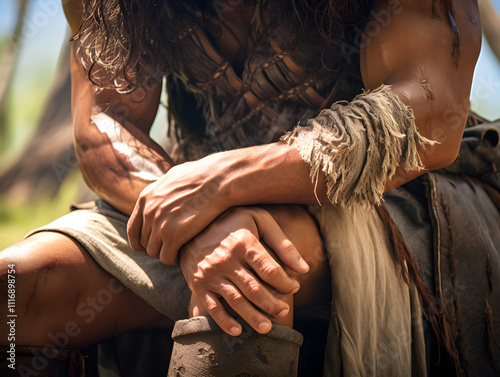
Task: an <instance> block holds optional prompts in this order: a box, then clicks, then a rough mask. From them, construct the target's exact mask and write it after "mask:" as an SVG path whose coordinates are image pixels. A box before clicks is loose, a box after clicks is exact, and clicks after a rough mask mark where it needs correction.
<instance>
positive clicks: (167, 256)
mask: <svg viewBox="0 0 500 377" xmlns="http://www.w3.org/2000/svg"><path fill="white" fill-rule="evenodd" d="M207 160H208V161H207ZM212 160H213V159H212ZM210 162H211V161H210V156H209V157H207V158H205V159H202V160H198V161H193V162H188V163H185V164H182V165H177V166H174V167H173V168H171V169H170V170H169V171H168V172H167V174H165V175H164V176H163V177H161V178H160V179H159V180H158V181H156V182H154V183H152V184H150V185H149V186H147V187H146V188H145V189H144V190H143V191H142V192H141V194H140V196H139V199H138V200H137V202H136V205H135V208H134V210H133V212H132V215H131V216H130V220H129V222H128V236H129V241H130V245H131V246H132V248H133V249H134V250H135V251H138V252H142V253H147V254H149V255H151V256H152V257H155V258H159V259H160V260H161V262H162V263H164V264H167V265H174V264H177V263H178V258H177V253H178V251H179V249H180V248H181V247H182V245H184V244H185V243H187V242H188V241H189V240H191V239H192V238H193V237H195V236H196V235H197V234H199V233H200V232H201V231H203V229H205V228H206V227H207V226H208V225H209V224H210V223H211V222H212V221H213V220H214V219H215V218H217V216H219V215H220V214H221V213H223V212H224V211H225V210H227V209H228V208H229V207H230V206H229V204H227V203H226V202H225V200H224V196H223V195H222V193H221V191H222V190H221V182H222V178H220V177H221V176H222V175H221V174H224V170H223V169H217V167H216V166H214V164H213V163H210ZM217 173H220V174H219V175H217Z"/></svg>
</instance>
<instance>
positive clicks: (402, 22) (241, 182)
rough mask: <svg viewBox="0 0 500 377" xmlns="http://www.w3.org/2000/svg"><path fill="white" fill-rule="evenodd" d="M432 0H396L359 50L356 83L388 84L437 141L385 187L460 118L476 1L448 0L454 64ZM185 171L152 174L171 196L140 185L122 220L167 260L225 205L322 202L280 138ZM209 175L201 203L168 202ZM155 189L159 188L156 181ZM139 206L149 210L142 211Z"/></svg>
mask: <svg viewBox="0 0 500 377" xmlns="http://www.w3.org/2000/svg"><path fill="white" fill-rule="evenodd" d="M432 3H433V1H432V0H425V1H419V2H417V1H414V0H401V1H400V7H401V8H402V11H400V12H398V13H395V14H394V15H393V16H392V18H391V19H390V21H389V22H388V23H386V24H384V25H383V26H382V27H381V28H380V32H378V33H377V34H376V35H374V36H370V40H369V43H368V44H367V45H366V46H365V48H364V49H363V50H362V51H361V70H362V74H363V80H364V83H365V87H366V88H367V89H373V88H376V87H378V86H379V85H381V84H386V85H390V87H391V89H392V92H393V93H394V94H396V95H398V96H399V97H400V99H401V100H402V101H403V102H404V103H406V104H408V105H409V106H411V108H412V109H413V112H414V114H415V121H416V126H417V129H418V130H419V132H420V134H421V135H422V136H424V137H426V138H428V139H431V140H436V141H438V142H439V143H440V144H436V145H434V146H433V147H432V148H429V149H427V150H419V155H420V157H421V160H422V163H423V165H424V170H420V171H410V172H406V171H405V170H404V169H402V168H399V169H398V171H397V173H396V175H395V177H394V178H393V179H392V181H391V182H389V181H388V182H387V184H386V189H390V188H394V187H397V186H398V185H401V184H403V183H405V182H408V181H410V180H412V179H414V178H415V177H417V176H418V175H420V174H422V173H423V172H425V171H428V170H432V169H436V168H439V167H443V166H446V165H448V164H449V163H451V162H452V161H453V160H454V159H455V157H456V155H457V152H458V148H459V144H460V140H461V136H462V132H463V127H464V126H465V120H466V115H467V109H468V98H469V92H470V85H471V80H472V74H473V70H474V66H475V62H476V59H477V56H478V54H479V49H480V42H481V30H480V26H479V15H478V11H477V6H476V4H475V3H472V2H469V1H466V0H456V1H454V3H455V7H456V14H455V21H456V24H457V27H458V30H459V32H460V58H459V60H458V64H457V65H455V64H454V58H453V57H452V44H453V34H452V29H451V27H450V23H449V21H448V18H447V14H446V12H445V10H444V9H441V8H440V9H438V10H439V11H440V14H441V15H440V17H436V16H433V12H432ZM384 7H388V5H387V3H386V2H383V1H380V2H379V1H377V2H376V4H375V9H374V10H375V11H379V10H381V9H383V8H384ZM187 171H193V172H196V176H193V175H192V174H191V175H190V177H189V182H188V183H184V182H183V173H182V172H181V171H180V170H176V174H171V173H168V174H166V175H165V176H164V177H163V178H162V180H160V181H159V182H158V187H164V188H165V187H168V188H167V189H166V190H164V191H163V197H165V196H170V193H171V192H175V195H176V198H175V199H174V200H172V202H171V203H165V202H163V201H162V202H161V205H159V204H154V203H153V202H154V200H153V201H150V200H149V199H150V197H152V195H151V192H145V193H143V195H141V198H140V199H139V201H138V205H137V206H136V208H135V213H134V214H133V216H132V218H131V222H130V223H129V236H130V240H131V244H132V246H133V247H134V248H135V249H137V250H143V251H144V250H146V249H147V251H148V253H150V254H151V255H154V256H160V258H161V259H162V261H163V262H164V263H167V264H171V263H175V261H176V258H177V251H178V250H179V249H180V247H181V246H182V245H183V244H185V243H186V242H187V241H189V240H190V239H192V238H193V237H195V236H196V235H197V234H198V233H199V232H201V231H202V230H203V229H204V228H205V227H206V226H208V224H210V223H211V221H212V220H213V219H214V218H215V217H216V216H218V215H219V214H220V213H222V212H224V211H225V210H227V209H228V208H230V207H233V206H238V205H252V204H258V203H270V204H278V203H296V204H314V203H316V202H317V198H318V199H319V200H320V201H321V202H323V203H328V202H329V201H328V199H327V196H326V187H325V184H324V176H322V175H321V174H320V176H319V180H318V182H317V184H316V186H315V185H313V184H312V183H311V180H310V177H309V167H308V166H307V165H306V164H305V163H304V161H303V160H302V157H301V155H300V152H299V150H298V149H296V148H295V147H294V146H293V145H291V146H290V145H287V144H286V143H274V144H270V145H264V146H258V147H252V148H245V149H240V150H236V151H229V152H222V153H216V154H214V155H211V156H208V157H206V158H204V159H201V160H199V161H197V162H195V163H191V165H190V168H189V169H187ZM186 178H187V177H186ZM210 184H215V185H216V187H217V190H218V192H219V195H217V198H216V199H217V200H210V201H207V200H206V199H207V198H205V204H204V205H202V206H199V207H197V208H195V210H194V211H191V212H185V213H184V214H183V213H180V212H179V211H177V210H176V209H177V208H182V205H183V203H184V204H185V203H190V202H196V201H197V200H199V199H200V195H199V192H200V191H201V192H202V191H203V190H202V189H201V190H200V189H199V188H203V187H206V186H209V185H210ZM174 187H175V188H174ZM193 187H197V189H193ZM153 191H154V190H153ZM159 191H161V189H160V190H156V192H159ZM212 199H213V198H212ZM157 202H158V201H157ZM146 207H148V208H152V207H154V208H156V209H157V210H154V211H151V214H150V215H149V216H148V215H147V216H145V217H143V216H142V215H143V213H144V208H146ZM158 211H159V212H162V214H161V215H159V213H158ZM143 221H144V222H143ZM179 224H180V225H179ZM160 226H161V227H163V229H165V230H171V231H170V232H163V234H162V235H155V236H154V237H152V238H153V240H151V239H150V234H151V229H152V228H155V227H156V228H158V227H160ZM174 229H175V231H174ZM139 240H141V242H139ZM151 241H152V242H151ZM148 245H149V246H148Z"/></svg>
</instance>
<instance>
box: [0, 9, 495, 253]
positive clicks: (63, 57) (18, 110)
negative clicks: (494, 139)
mask: <svg viewBox="0 0 500 377" xmlns="http://www.w3.org/2000/svg"><path fill="white" fill-rule="evenodd" d="M479 3H480V9H481V19H482V23H483V30H484V36H485V37H486V40H487V41H488V42H486V40H485V39H484V38H483V46H482V50H481V55H480V57H479V62H478V64H477V67H476V71H475V77H474V83H473V87H472V93H471V108H472V110H474V111H475V112H477V113H478V114H479V115H481V116H483V117H485V118H487V119H490V120H494V119H498V118H500V63H499V61H500V20H499V19H498V13H497V12H499V11H500V0H479ZM495 9H496V11H495ZM69 38H70V34H69V31H68V29H67V27H66V21H65V18H64V13H63V10H62V5H61V0H0V249H2V248H3V247H5V246H7V245H9V244H11V243H13V242H16V241H18V240H21V239H22V238H23V237H24V235H25V234H26V233H27V232H28V231H29V230H31V229H33V228H35V227H38V226H40V225H43V224H45V223H47V222H49V221H51V220H53V219H55V218H57V217H59V216H61V215H63V214H64V213H66V212H67V211H68V208H69V205H70V203H71V202H78V201H84V200H87V199H91V198H92V194H91V193H90V192H89V191H88V189H86V187H85V184H84V183H83V181H82V179H81V176H80V174H79V172H78V167H77V163H76V159H75V155H74V152H73V149H72V129H71V115H70V107H69V106H70V102H69V100H70V85H69V81H68V80H69V66H68V59H67V57H68V43H67V41H68V40H69ZM157 120H158V121H159V122H162V121H164V120H165V116H164V114H163V115H158V117H157Z"/></svg>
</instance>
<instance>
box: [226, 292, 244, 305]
mask: <svg viewBox="0 0 500 377" xmlns="http://www.w3.org/2000/svg"><path fill="white" fill-rule="evenodd" d="M244 300H245V299H244V297H243V295H242V294H241V293H238V292H230V293H229V294H228V301H229V303H230V305H231V306H240V305H241V304H242V303H243V301H244Z"/></svg>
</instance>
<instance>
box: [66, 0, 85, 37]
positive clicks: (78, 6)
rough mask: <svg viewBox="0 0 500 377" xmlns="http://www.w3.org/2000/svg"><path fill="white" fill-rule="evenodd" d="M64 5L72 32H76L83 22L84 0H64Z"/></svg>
mask: <svg viewBox="0 0 500 377" xmlns="http://www.w3.org/2000/svg"><path fill="white" fill-rule="evenodd" d="M62 5H63V8H64V14H65V16H66V20H67V21H68V25H69V27H70V28H71V32H72V33H73V34H75V33H76V32H77V31H78V29H79V28H80V25H81V24H82V23H83V2H82V0H62Z"/></svg>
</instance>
